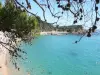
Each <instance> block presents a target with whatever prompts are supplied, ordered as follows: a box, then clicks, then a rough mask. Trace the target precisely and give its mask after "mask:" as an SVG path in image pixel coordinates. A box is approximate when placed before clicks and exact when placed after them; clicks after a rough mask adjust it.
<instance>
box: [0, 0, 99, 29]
mask: <svg viewBox="0 0 100 75" xmlns="http://www.w3.org/2000/svg"><path fill="white" fill-rule="evenodd" d="M0 1H1V2H2V3H4V1H5V0H0ZM18 1H19V0H18ZM24 1H25V0H20V2H24ZM37 1H38V2H39V3H41V4H44V2H45V0H37ZM50 1H51V4H52V5H53V7H54V8H55V11H54V13H57V12H58V11H62V10H61V9H58V8H57V4H56V1H55V0H50ZM89 1H91V0H88V2H87V3H85V4H84V9H85V10H86V11H90V8H91V6H92V5H91V4H92V3H90V2H89ZM29 2H30V4H31V7H32V9H31V10H29V11H31V12H32V13H34V14H37V15H38V16H40V17H41V19H42V20H44V18H43V12H42V10H41V8H40V7H39V6H38V5H37V4H36V3H34V2H33V0H29ZM62 3H63V4H64V3H65V1H62ZM24 5H26V4H25V2H24ZM98 7H100V5H98ZM43 8H44V10H45V11H46V13H45V17H46V20H47V22H49V23H53V22H56V21H57V19H56V18H54V17H52V15H51V13H50V11H49V10H48V8H46V7H45V6H43ZM99 12H100V9H99ZM91 14H92V12H90V13H88V16H87V17H85V19H83V21H78V23H76V25H82V24H84V21H88V19H90V17H91ZM93 15H95V13H94V12H93ZM94 17H95V16H92V18H94ZM99 17H100V16H99ZM94 20H95V19H91V20H90V21H88V22H86V23H85V24H84V27H85V28H88V27H90V26H91V24H92V23H91V21H92V22H94ZM73 21H74V17H73V15H72V14H71V13H70V12H69V11H68V12H64V14H63V17H61V18H60V19H59V21H58V23H57V24H58V25H60V26H63V25H66V26H68V25H73ZM99 24H100V22H98V23H97V25H98V28H100V26H99Z"/></svg>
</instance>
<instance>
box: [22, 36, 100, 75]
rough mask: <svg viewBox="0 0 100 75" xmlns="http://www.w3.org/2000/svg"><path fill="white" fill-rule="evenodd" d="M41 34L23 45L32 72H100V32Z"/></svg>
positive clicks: (58, 74) (61, 74)
mask: <svg viewBox="0 0 100 75" xmlns="http://www.w3.org/2000/svg"><path fill="white" fill-rule="evenodd" d="M79 38H80V36H75V35H64V36H40V37H38V38H36V39H35V40H33V41H32V43H33V44H32V46H29V45H23V48H24V49H25V50H26V51H27V53H28V54H27V56H28V60H27V62H24V65H23V66H24V67H25V69H26V71H27V72H30V74H31V75H100V36H92V37H91V38H87V37H84V38H83V39H82V40H81V41H80V42H79V43H78V44H75V43H74V42H75V41H76V40H78V39H79Z"/></svg>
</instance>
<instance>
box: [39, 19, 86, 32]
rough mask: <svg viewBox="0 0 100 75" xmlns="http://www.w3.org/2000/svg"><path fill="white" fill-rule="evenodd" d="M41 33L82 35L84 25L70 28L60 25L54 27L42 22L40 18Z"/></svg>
mask: <svg viewBox="0 0 100 75" xmlns="http://www.w3.org/2000/svg"><path fill="white" fill-rule="evenodd" d="M38 21H39V26H40V31H61V32H62V31H63V32H69V33H74V34H82V33H83V32H84V29H83V26H82V25H70V26H59V25H56V26H54V25H52V24H50V23H47V22H45V21H42V20H41V19H40V17H38Z"/></svg>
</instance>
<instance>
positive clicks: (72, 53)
mask: <svg viewBox="0 0 100 75" xmlns="http://www.w3.org/2000/svg"><path fill="white" fill-rule="evenodd" d="M70 55H72V56H77V55H78V54H77V53H75V52H70Z"/></svg>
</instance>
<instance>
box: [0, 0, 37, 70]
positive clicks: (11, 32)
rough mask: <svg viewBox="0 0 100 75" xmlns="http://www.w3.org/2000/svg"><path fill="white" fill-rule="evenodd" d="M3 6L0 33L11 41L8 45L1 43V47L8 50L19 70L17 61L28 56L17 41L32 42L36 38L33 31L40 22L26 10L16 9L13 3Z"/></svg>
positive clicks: (0, 8) (0, 17) (0, 16)
mask: <svg viewBox="0 0 100 75" xmlns="http://www.w3.org/2000/svg"><path fill="white" fill-rule="evenodd" d="M1 6H2V5H0V31H1V32H3V33H4V35H5V38H9V39H8V40H7V41H6V43H5V42H3V41H0V45H2V46H3V47H4V48H6V49H7V50H8V52H9V54H10V57H11V61H12V63H13V64H14V65H15V67H16V68H17V69H18V70H19V67H18V66H17V63H16V62H17V61H16V60H17V59H18V58H21V59H25V57H22V53H24V54H26V52H25V51H24V50H22V49H21V48H20V46H18V42H17V39H21V41H23V42H31V40H32V39H33V37H34V35H32V34H33V30H35V29H36V28H37V27H38V20H37V19H36V18H35V17H34V16H32V15H29V14H27V12H26V11H24V9H21V8H15V5H14V4H13V3H11V2H9V3H7V4H5V5H4V6H2V7H1ZM8 46H9V48H8Z"/></svg>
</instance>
